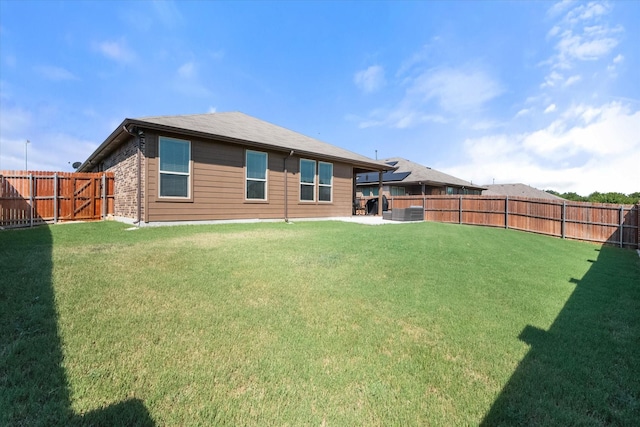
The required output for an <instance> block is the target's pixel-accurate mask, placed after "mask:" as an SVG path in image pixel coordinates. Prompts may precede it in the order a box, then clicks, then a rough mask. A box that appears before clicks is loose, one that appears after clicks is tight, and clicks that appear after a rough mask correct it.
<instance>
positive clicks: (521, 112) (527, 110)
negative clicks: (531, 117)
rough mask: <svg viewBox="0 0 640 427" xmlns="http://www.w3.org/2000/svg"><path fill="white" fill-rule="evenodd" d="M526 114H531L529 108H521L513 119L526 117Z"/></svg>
mask: <svg viewBox="0 0 640 427" xmlns="http://www.w3.org/2000/svg"><path fill="white" fill-rule="evenodd" d="M528 114H531V108H523V109H522V110H520V111H518V112H517V113H516V115H515V117H514V118H515V119H517V118H518V117H522V116H526V115H528Z"/></svg>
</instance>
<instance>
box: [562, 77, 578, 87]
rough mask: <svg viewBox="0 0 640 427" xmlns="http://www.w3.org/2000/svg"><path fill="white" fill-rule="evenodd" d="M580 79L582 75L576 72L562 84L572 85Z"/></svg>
mask: <svg viewBox="0 0 640 427" xmlns="http://www.w3.org/2000/svg"><path fill="white" fill-rule="evenodd" d="M580 80H582V76H580V75H579V74H576V75H575V76H571V77H569V78H568V79H567V80H565V82H564V86H571V85H574V84H576V83H578V82H579V81H580Z"/></svg>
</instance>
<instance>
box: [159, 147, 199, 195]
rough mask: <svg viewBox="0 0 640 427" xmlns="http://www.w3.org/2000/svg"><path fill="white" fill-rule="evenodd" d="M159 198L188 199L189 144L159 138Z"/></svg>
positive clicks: (189, 173) (189, 172)
mask: <svg viewBox="0 0 640 427" xmlns="http://www.w3.org/2000/svg"><path fill="white" fill-rule="evenodd" d="M159 156H160V191H159V194H160V197H179V198H188V197H189V181H190V179H189V178H190V175H191V142H190V141H185V140H182V139H175V138H168V137H164V136H161V137H160V141H159Z"/></svg>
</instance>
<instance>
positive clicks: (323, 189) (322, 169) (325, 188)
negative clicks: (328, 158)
mask: <svg viewBox="0 0 640 427" xmlns="http://www.w3.org/2000/svg"><path fill="white" fill-rule="evenodd" d="M332 186H333V164H331V163H324V162H318V200H319V201H320V202H330V201H331V188H332Z"/></svg>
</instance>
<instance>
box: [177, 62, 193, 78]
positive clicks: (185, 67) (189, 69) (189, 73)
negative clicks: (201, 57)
mask: <svg viewBox="0 0 640 427" xmlns="http://www.w3.org/2000/svg"><path fill="white" fill-rule="evenodd" d="M195 75H196V66H195V64H194V63H193V62H187V63H185V64H182V65H181V66H180V67H179V68H178V76H180V77H182V78H185V79H190V78H193V77H195Z"/></svg>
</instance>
